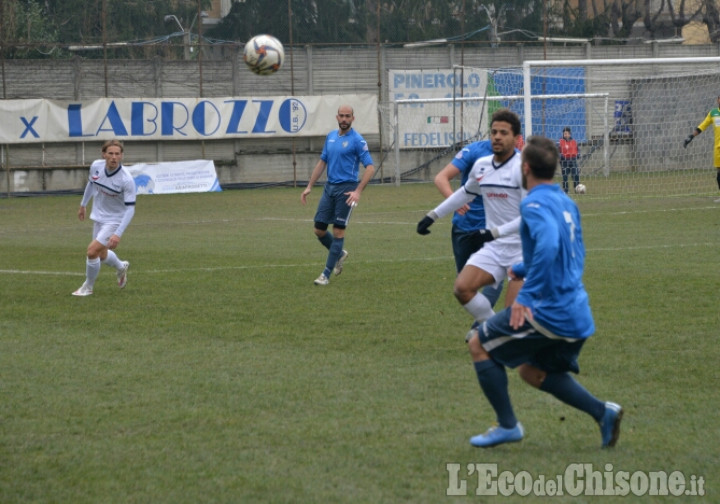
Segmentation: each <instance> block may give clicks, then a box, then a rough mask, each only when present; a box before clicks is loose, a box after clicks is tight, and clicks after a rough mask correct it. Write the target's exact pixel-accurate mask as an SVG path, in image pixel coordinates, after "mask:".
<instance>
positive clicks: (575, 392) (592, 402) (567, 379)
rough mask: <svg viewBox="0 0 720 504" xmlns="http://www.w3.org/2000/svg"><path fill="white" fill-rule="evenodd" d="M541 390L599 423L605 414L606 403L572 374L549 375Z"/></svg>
mask: <svg viewBox="0 0 720 504" xmlns="http://www.w3.org/2000/svg"><path fill="white" fill-rule="evenodd" d="M540 390H542V391H544V392H547V393H549V394H552V395H554V396H555V397H557V398H558V399H560V400H561V401H562V402H564V403H565V404H569V405H570V406H572V407H573V408H577V409H579V410H580V411H584V412H585V413H587V414H588V415H590V416H591V417H593V418H594V419H595V420H597V421H598V422H599V421H600V420H601V419H602V416H603V414H604V413H605V403H604V402H602V401H600V400H599V399H597V398H596V397H595V396H593V395H592V394H591V393H590V392H588V391H587V390H586V389H585V387H583V386H582V385H580V384H579V383H578V382H577V381H575V378H573V377H572V376H570V373H548V374H547V376H546V377H545V379H544V380H543V382H542V384H541V385H540Z"/></svg>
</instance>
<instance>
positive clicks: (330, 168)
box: [320, 129, 373, 184]
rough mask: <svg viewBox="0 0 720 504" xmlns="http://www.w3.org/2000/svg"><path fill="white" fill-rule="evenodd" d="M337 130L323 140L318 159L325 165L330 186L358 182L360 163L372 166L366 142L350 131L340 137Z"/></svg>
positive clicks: (359, 135)
mask: <svg viewBox="0 0 720 504" xmlns="http://www.w3.org/2000/svg"><path fill="white" fill-rule="evenodd" d="M338 133H339V130H335V131H331V132H330V133H328V136H327V137H326V138H325V145H324V147H323V150H322V154H320V159H322V160H323V161H324V162H325V163H327V179H328V182H329V183H330V184H342V183H346V182H355V183H357V182H358V180H359V173H360V163H362V164H363V166H368V165H371V164H373V160H372V156H370V150H369V149H368V145H367V142H366V141H365V139H364V138H363V137H362V135H361V134H360V133H358V132H357V131H355V130H354V129H350V131H348V132H347V133H346V134H344V135H342V136H340V135H339V134H338Z"/></svg>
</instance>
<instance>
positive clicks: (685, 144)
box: [683, 133, 695, 149]
mask: <svg viewBox="0 0 720 504" xmlns="http://www.w3.org/2000/svg"><path fill="white" fill-rule="evenodd" d="M693 138H695V135H693V134H692V133H691V134H689V135H688V137H687V138H686V139H685V141H684V142H683V147H685V148H686V149H687V146H688V144H690V142H692V141H693Z"/></svg>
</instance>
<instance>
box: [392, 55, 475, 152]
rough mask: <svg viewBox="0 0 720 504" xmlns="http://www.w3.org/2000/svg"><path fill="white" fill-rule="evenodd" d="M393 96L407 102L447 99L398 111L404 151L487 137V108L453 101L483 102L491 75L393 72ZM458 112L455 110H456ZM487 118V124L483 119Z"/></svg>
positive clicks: (400, 141)
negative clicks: (468, 99) (453, 100)
mask: <svg viewBox="0 0 720 504" xmlns="http://www.w3.org/2000/svg"><path fill="white" fill-rule="evenodd" d="M389 82H390V86H391V89H390V96H391V99H392V100H393V101H397V100H406V99H438V98H442V99H447V101H442V102H439V103H428V102H425V103H422V102H421V103H413V104H405V105H400V107H399V109H398V114H399V121H398V128H399V131H398V132H397V133H398V137H397V138H398V142H399V145H400V148H401V149H428V148H429V149H434V148H439V147H447V146H450V145H453V144H455V143H457V142H460V141H467V140H470V139H472V138H476V137H477V136H478V134H481V135H482V134H487V117H488V116H487V104H486V102H480V101H465V102H464V103H462V104H461V103H460V102H456V103H455V104H453V102H452V101H451V100H452V98H453V96H455V97H456V98H460V97H461V96H462V97H463V98H483V97H484V96H485V94H486V93H485V91H486V88H487V85H488V81H487V72H485V71H482V70H470V69H465V71H464V72H463V73H461V72H460V71H459V70H458V71H455V72H454V71H453V70H452V69H447V70H444V69H438V70H390V71H389ZM453 108H454V110H453ZM482 118H484V121H482V124H481V119H482Z"/></svg>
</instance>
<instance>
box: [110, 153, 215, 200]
mask: <svg viewBox="0 0 720 504" xmlns="http://www.w3.org/2000/svg"><path fill="white" fill-rule="evenodd" d="M124 166H125V169H126V170H128V171H129V172H130V174H131V175H132V176H133V178H134V179H135V187H136V188H137V193H138V194H172V193H190V192H214V191H221V190H222V189H220V182H219V181H218V177H217V173H216V172H215V163H213V162H212V161H211V160H206V159H198V160H193V161H174V162H167V163H152V164H145V163H136V164H133V165H124Z"/></svg>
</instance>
